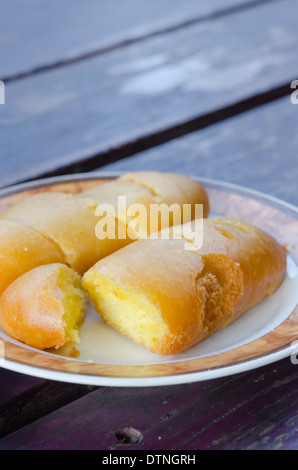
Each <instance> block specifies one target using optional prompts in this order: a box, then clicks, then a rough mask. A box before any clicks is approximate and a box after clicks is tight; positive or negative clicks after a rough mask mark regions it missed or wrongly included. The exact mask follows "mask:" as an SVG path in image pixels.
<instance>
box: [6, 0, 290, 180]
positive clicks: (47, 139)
mask: <svg viewBox="0 0 298 470" xmlns="http://www.w3.org/2000/svg"><path fill="white" fill-rule="evenodd" d="M297 13H298V4H297V3H296V2H293V0H284V1H276V2H269V3H266V4H264V5H262V6H260V7H256V8H251V9H249V10H245V11H242V12H239V13H237V14H236V13H235V14H231V15H229V16H224V17H221V18H217V19H216V20H213V21H206V22H202V23H200V24H196V25H193V26H191V27H189V28H186V29H183V30H179V31H175V32H172V33H169V34H165V35H162V36H158V37H154V38H150V39H148V40H146V41H143V42H142V44H135V45H131V46H130V47H127V48H125V49H121V50H115V51H113V52H110V53H109V54H104V55H102V56H98V57H96V58H93V59H92V60H91V59H90V60H88V61H84V62H80V63H77V64H73V65H72V66H69V67H63V68H59V69H57V70H52V71H49V72H47V73H45V74H41V75H36V76H34V77H30V79H29V78H27V79H24V80H20V81H17V82H13V83H9V84H7V86H6V104H5V105H4V106H1V107H0V142H1V148H0V162H1V172H0V185H2V186H3V185H8V184H11V183H13V182H16V181H20V180H23V179H28V178H34V177H38V176H40V175H42V174H44V173H47V172H55V171H57V170H59V169H60V168H61V167H63V166H65V165H72V167H74V168H76V165H77V167H79V165H81V164H82V162H84V161H85V160H86V159H87V160H88V158H89V157H94V160H93V168H95V167H96V166H99V165H100V164H104V163H105V161H106V158H107V157H108V156H109V155H111V154H113V152H114V151H118V152H119V149H120V152H121V148H122V147H123V146H127V145H128V146H129V145H130V144H132V145H134V149H135V144H136V143H138V142H139V141H140V140H141V141H142V139H143V141H142V142H143V143H142V145H143V144H144V136H145V137H146V136H150V135H153V136H154V135H155V134H156V133H157V134H158V133H159V132H161V130H164V129H175V126H177V125H181V124H183V123H185V122H186V121H187V120H192V119H194V118H200V119H201V120H204V117H205V116H206V114H208V113H215V114H216V115H217V116H222V115H223V116H224V115H225V114H224V113H223V112H222V109H223V108H225V107H228V106H230V105H233V104H234V103H237V102H239V101H240V100H243V99H245V98H248V97H251V96H254V95H255V94H257V93H264V92H266V91H268V90H270V89H271V88H274V87H278V86H279V85H280V84H283V83H286V84H289V82H290V81H292V80H293V79H295V78H297V77H296V73H297V69H296V55H297V54H296V45H297V41H298V30H297V24H296V17H297ZM200 122H201V121H200ZM201 125H202V122H201ZM171 138H173V135H171ZM145 141H146V142H145V144H146V145H151V144H150V143H151V141H152V144H153V142H154V138H153V137H152V138H151V137H148V138H147V139H145ZM143 148H144V147H143ZM141 149H142V147H139V148H138V150H141Z"/></svg>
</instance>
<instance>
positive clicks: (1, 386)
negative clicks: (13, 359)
mask: <svg viewBox="0 0 298 470" xmlns="http://www.w3.org/2000/svg"><path fill="white" fill-rule="evenodd" d="M42 383H44V380H43V379H39V378H36V377H30V376H27V375H23V374H17V373H15V372H12V371H10V370H6V369H2V368H0V409H1V407H3V406H6V404H7V403H8V402H9V401H10V400H13V399H14V398H16V397H19V396H20V395H22V394H23V393H25V392H28V391H30V390H32V389H34V388H35V387H37V386H38V385H40V384H42Z"/></svg>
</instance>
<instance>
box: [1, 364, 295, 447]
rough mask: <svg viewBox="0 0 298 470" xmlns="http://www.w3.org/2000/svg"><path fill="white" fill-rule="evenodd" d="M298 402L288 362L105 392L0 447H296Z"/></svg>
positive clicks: (53, 415) (40, 422)
mask: <svg viewBox="0 0 298 470" xmlns="http://www.w3.org/2000/svg"><path fill="white" fill-rule="evenodd" d="M297 399H298V371H297V366H295V365H293V364H291V362H290V359H289V358H288V359H285V360H283V361H280V362H278V363H276V364H274V365H270V366H266V367H263V368H260V369H258V370H253V371H250V372H247V373H243V374H238V375H235V376H231V377H228V378H225V379H215V380H211V381H209V382H199V383H194V384H184V385H177V386H170V387H167V386H164V387H153V388H127V389H126V388H117V387H116V388H110V387H105V388H102V389H98V390H96V391H93V392H91V393H89V394H88V395H86V396H85V397H83V398H81V399H80V400H77V401H76V402H74V403H70V404H69V405H67V406H65V407H63V408H61V409H60V410H58V411H54V412H53V413H50V414H49V415H47V416H45V417H43V418H41V419H39V420H38V421H36V422H34V423H32V424H30V425H28V426H25V427H24V428H23V429H20V430H18V431H16V432H14V433H12V434H10V435H8V436H6V437H4V438H3V439H1V440H0V449H14V450H16V449H17V450H18V449H34V450H36V449H37V450H38V449H43V450H45V449H50V450H53V449H57V450H58V449H68V450H70V449H76V450H83V449H94V450H97V449H100V450H102V449H104V450H112V449H117V450H119V451H120V450H138V449H141V450H153V449H154V450H165V449H167V450H172V449H174V450H200V449H266V450H267V449H277V448H278V449H295V448H296V447H297V438H298V430H297V423H296V421H297V420H296V416H297V412H298V404H297ZM124 442H126V444H124Z"/></svg>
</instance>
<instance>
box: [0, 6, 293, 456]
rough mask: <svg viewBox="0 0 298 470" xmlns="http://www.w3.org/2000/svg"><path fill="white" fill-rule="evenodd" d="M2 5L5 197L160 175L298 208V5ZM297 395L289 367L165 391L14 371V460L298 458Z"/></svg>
mask: <svg viewBox="0 0 298 470" xmlns="http://www.w3.org/2000/svg"><path fill="white" fill-rule="evenodd" d="M0 8H1V15H0V64H1V76H0V78H1V79H2V80H3V82H4V84H5V100H6V103H5V105H0V119H1V126H0V143H1V145H0V161H1V171H0V185H1V186H2V187H4V186H8V185H11V184H14V183H18V182H22V181H27V180H32V179H35V178H42V177H45V176H50V175H61V174H67V173H77V172H87V171H92V170H96V169H97V170H98V169H102V170H104V171H106V170H114V171H116V170H117V171H118V170H121V171H126V170H129V171H132V170H139V169H152V170H161V171H175V172H181V173H185V174H189V175H197V176H201V177H208V178H212V179H217V180H222V181H229V182H232V183H237V184H240V185H244V186H247V187H250V188H254V189H257V190H260V191H262V192H265V193H268V194H271V195H273V196H275V197H278V198H281V199H284V200H285V201H288V202H289V203H292V204H294V205H298V192H297V180H298V151H297V149H298V133H297V125H298V106H295V104H296V101H298V99H297V98H296V97H295V95H294V94H293V95H292V96H291V94H292V93H293V92H294V89H291V88H290V84H291V83H292V81H293V80H297V79H298V66H297V44H298V29H297V14H298V4H297V2H295V0H276V1H274V0H271V1H270V0H267V1H266V0H259V1H257V0H214V1H212V2H210V1H209V0H200V2H197V1H194V0H184V1H183V2H181V1H177V0H151V1H150V2H145V1H144V2H141V1H140V0H121V1H120V0H118V1H116V0H113V1H110V0H101V1H96V0H88V1H86V2H82V1H79V0H64V1H63V2H61V1H59V0H44V1H38V0H22V2H18V1H17V0H1V1H0ZM291 98H292V100H291ZM297 238H298V234H297ZM297 398H298V368H297V366H296V365H294V364H292V363H291V361H290V359H289V358H286V359H283V360H281V361H278V362H276V363H274V364H271V365H268V366H264V367H261V368H259V369H255V370H252V371H249V372H244V373H241V374H237V375H233V376H229V377H225V378H217V379H213V380H210V381H204V382H197V383H191V384H183V385H172V386H162V387H153V388H150V387H145V388H119V387H116V388H114V387H94V386H92V387H90V386H87V385H74V384H71V383H60V382H56V381H51V380H44V379H40V378H36V377H29V376H25V375H22V374H19V373H16V372H12V371H9V370H5V369H1V370H0V449H18V450H19V449H34V450H36V449H43V450H45V449H68V450H70V449H101V450H118V451H122V450H140V449H141V450H150V451H158V450H171V451H185V450H188V451H190V450H191V451H194V450H200V449H217V450H218V449H233V450H236V449H267V450H271V449H283V450H285V449H297V448H298V424H297V416H298V400H297Z"/></svg>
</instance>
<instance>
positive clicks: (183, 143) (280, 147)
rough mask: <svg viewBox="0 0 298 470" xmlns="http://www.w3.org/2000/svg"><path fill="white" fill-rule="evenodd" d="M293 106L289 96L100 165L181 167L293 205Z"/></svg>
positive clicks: (297, 177) (297, 141) (296, 160)
mask: <svg viewBox="0 0 298 470" xmlns="http://www.w3.org/2000/svg"><path fill="white" fill-rule="evenodd" d="M297 123H298V106H296V105H293V104H292V103H291V100H290V93H289V96H287V97H285V98H282V99H279V100H276V101H274V102H272V103H269V104H266V105H264V106H260V107H259V108H256V109H253V110H251V111H248V112H246V113H244V114H241V115H239V116H235V117H233V118H231V119H227V120H224V121H223V122H220V123H218V124H215V125H213V126H210V127H208V128H206V129H202V130H200V131H197V132H192V133H190V134H188V135H186V136H184V137H180V138H178V139H174V140H172V141H171V142H167V143H165V144H163V145H159V146H157V147H156V148H152V149H150V150H147V151H145V152H140V153H138V154H137V155H134V156H132V157H130V158H126V159H124V160H121V161H118V162H115V163H111V164H109V165H106V166H105V167H104V169H105V170H113V171H133V170H134V169H139V168H141V169H145V170H156V169H159V170H161V171H174V172H177V173H179V172H182V173H183V172H184V173H187V174H190V175H192V174H193V175H196V176H201V177H206V178H212V179H218V180H221V181H227V182H230V183H235V184H240V185H243V186H247V187H249V188H253V189H256V190H258V191H262V192H266V193H268V194H271V195H272V196H275V197H278V198H281V199H284V200H285V201H288V202H290V203H292V204H294V205H298V192H297V181H298V153H297V148H298V134H297Z"/></svg>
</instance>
